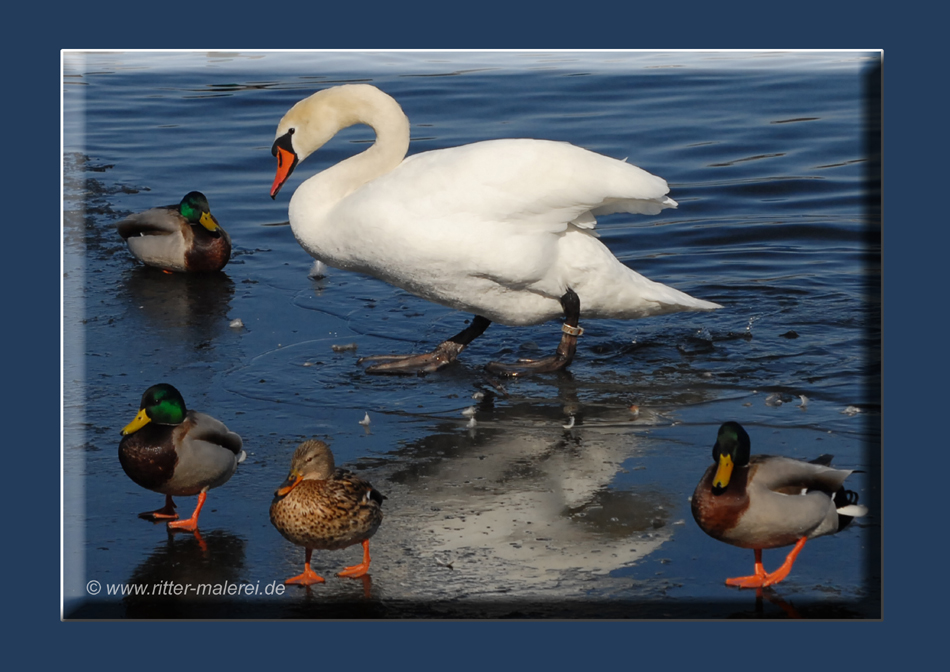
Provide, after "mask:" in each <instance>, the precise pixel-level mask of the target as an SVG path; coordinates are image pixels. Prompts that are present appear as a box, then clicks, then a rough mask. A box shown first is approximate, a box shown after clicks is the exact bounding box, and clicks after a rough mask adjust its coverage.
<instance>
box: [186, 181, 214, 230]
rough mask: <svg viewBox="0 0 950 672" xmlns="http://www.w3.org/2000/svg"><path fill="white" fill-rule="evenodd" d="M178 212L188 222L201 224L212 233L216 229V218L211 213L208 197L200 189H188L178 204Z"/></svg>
mask: <svg viewBox="0 0 950 672" xmlns="http://www.w3.org/2000/svg"><path fill="white" fill-rule="evenodd" d="M178 212H180V213H181V216H182V217H184V218H185V219H187V220H188V223H189V224H201V225H202V226H203V227H205V228H206V229H208V231H211V232H212V233H213V232H215V231H217V230H218V226H219V224H218V220H217V219H215V217H214V215H212V214H211V206H210V205H208V199H207V198H206V197H205V195H204V194H202V193H201V192H200V191H189V192H188V193H187V194H185V197H184V198H183V199H181V203H179V204H178Z"/></svg>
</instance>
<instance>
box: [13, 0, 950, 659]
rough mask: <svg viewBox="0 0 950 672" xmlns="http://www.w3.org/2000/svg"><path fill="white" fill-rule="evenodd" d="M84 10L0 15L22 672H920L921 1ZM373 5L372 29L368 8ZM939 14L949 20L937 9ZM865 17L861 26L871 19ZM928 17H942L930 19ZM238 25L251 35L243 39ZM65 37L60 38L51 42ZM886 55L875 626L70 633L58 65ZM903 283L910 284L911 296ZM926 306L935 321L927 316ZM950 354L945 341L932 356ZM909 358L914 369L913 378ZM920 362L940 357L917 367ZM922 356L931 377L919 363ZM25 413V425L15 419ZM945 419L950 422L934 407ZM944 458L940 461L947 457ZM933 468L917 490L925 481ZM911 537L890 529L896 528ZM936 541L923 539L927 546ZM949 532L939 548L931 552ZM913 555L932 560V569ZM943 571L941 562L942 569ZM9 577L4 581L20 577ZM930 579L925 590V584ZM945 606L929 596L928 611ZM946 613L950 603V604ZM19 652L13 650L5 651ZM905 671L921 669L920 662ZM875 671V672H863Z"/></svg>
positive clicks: (924, 453)
mask: <svg viewBox="0 0 950 672" xmlns="http://www.w3.org/2000/svg"><path fill="white" fill-rule="evenodd" d="M111 4H112V7H111V8H110V6H109V3H104V4H100V5H90V4H85V5H82V6H80V7H79V8H77V7H76V6H75V5H73V6H70V7H63V8H56V9H53V8H52V6H47V7H45V8H44V9H43V10H42V11H43V12H45V15H40V9H39V6H38V5H37V8H36V9H31V8H26V9H24V8H23V5H17V6H15V7H16V8H15V9H8V10H6V11H5V14H7V18H8V20H9V24H8V31H7V32H8V33H9V36H8V38H7V40H6V45H5V47H4V53H5V56H6V58H5V59H4V62H5V64H6V65H7V73H6V74H7V77H6V78H5V79H6V82H5V83H6V86H7V87H8V88H7V89H6V91H5V92H4V93H5V95H4V100H5V101H6V102H5V104H4V106H3V107H4V108H6V114H5V115H4V117H5V122H6V123H5V124H4V127H5V129H6V131H7V132H6V134H5V138H4V139H5V141H6V142H5V143H4V146H5V148H6V152H7V161H6V164H7V166H8V168H7V176H6V180H5V181H4V182H5V186H6V189H7V193H6V198H5V199H4V204H5V209H6V212H5V213H4V214H5V217H4V220H5V221H4V222H3V231H4V233H5V234H6V236H7V238H6V240H5V241H4V243H3V249H4V250H5V251H6V259H5V263H4V264H3V278H4V283H3V287H4V289H5V290H6V291H5V293H4V294H5V303H6V306H7V310H6V311H5V313H6V314H5V316H4V317H5V319H4V323H5V327H6V328H5V329H4V331H5V332H6V334H5V336H6V338H5V342H6V343H7V344H8V345H7V347H6V348H5V349H4V350H5V355H6V360H7V365H8V367H9V370H10V371H11V373H12V377H8V378H7V381H8V382H7V385H6V386H5V387H6V390H5V395H4V397H5V399H6V403H5V404H4V408H5V411H6V413H5V414H4V415H5V420H6V428H7V429H8V434H7V436H5V437H3V438H4V439H5V440H3V441H2V442H0V446H2V448H0V450H2V453H0V454H2V455H3V457H4V460H3V464H2V467H0V468H2V471H3V473H4V475H5V477H6V478H5V479H4V481H5V485H6V487H5V488H4V490H5V495H6V496H5V497H4V500H5V501H6V502H7V511H6V513H7V516H6V523H7V525H5V526H4V532H5V537H6V538H5V540H4V542H5V543H4V551H5V552H4V555H5V556H6V558H7V560H8V562H6V563H4V565H5V567H6V571H5V576H4V578H5V579H6V581H5V582H4V583H5V586H7V587H8V588H9V590H8V591H5V592H4V595H3V596H4V600H3V603H4V605H5V607H6V609H5V611H6V612H7V616H8V623H10V622H12V623H15V624H16V625H13V626H12V628H11V627H10V626H8V627H7V628H6V629H5V634H7V635H8V637H9V639H8V640H7V641H9V642H13V643H14V646H15V647H17V648H19V647H21V646H22V647H25V649H26V651H25V652H27V653H29V655H30V658H29V659H28V660H32V661H36V662H38V661H40V660H44V661H47V662H54V661H58V662H61V663H64V662H68V663H69V664H70V666H71V667H76V668H85V667H86V666H87V664H92V665H96V666H97V667H111V666H112V665H114V664H117V663H118V664H122V666H123V667H124V668H133V669H143V668H152V667H154V668H156V669H157V668H161V669H169V668H174V667H180V666H187V667H189V668H192V669H193V668H195V667H196V666H207V667H208V668H209V669H211V668H212V667H213V668H217V669H220V668H221V667H223V666H225V665H227V666H229V667H230V666H232V665H233V664H234V663H235V662H237V663H239V664H240V668H241V669H243V668H245V667H252V666H253V667H257V668H262V667H263V666H267V667H268V668H271V667H281V668H284V667H286V668H294V667H297V668H298V669H299V668H311V669H320V670H327V669H328V668H329V667H330V666H343V665H346V666H350V665H370V666H372V667H374V668H376V667H383V668H387V669H389V668H396V669H399V668H401V667H403V665H405V664H411V665H413V667H419V668H425V667H434V666H436V665H438V666H439V667H440V668H443V669H452V670H454V669H458V668H461V669H486V668H492V667H497V666H504V667H513V666H515V665H517V666H518V667H524V668H527V669H539V668H547V667H551V666H555V667H556V668H558V669H565V668H578V669H581V670H588V669H592V668H593V667H595V666H597V667H600V666H602V665H604V664H605V663H606V664H608V665H611V666H613V665H616V666H617V667H618V668H619V669H623V670H626V669H631V670H635V669H642V668H644V667H646V666H649V667H660V666H662V667H663V668H664V669H679V668H680V667H682V666H683V665H684V664H688V663H692V664H694V665H697V666H703V667H708V668H710V669H716V668H717V667H719V666H720V665H728V666H730V667H736V666H741V667H757V666H759V665H761V666H764V667H765V669H774V668H785V667H793V666H794V667H796V668H798V667H804V666H808V667H813V666H820V667H822V668H824V669H828V668H829V667H830V666H836V665H838V664H845V665H848V666H849V667H852V668H853V669H860V668H861V667H863V666H862V663H865V664H867V663H872V662H882V663H884V664H887V663H886V659H890V658H891V657H892V656H897V655H900V656H901V658H905V657H908V656H909V658H908V661H907V662H911V660H918V661H921V662H923V661H924V660H926V659H927V658H928V657H929V656H927V655H926V653H925V651H924V649H926V648H930V647H933V648H936V646H935V644H931V643H930V642H934V641H936V642H939V641H940V639H939V637H937V638H934V639H931V638H930V637H928V634H929V633H930V632H935V631H936V629H937V628H938V627H939V628H940V632H941V633H943V632H945V630H946V628H945V626H944V625H943V623H945V621H943V620H942V618H941V617H940V614H942V613H943V609H942V606H943V605H942V604H941V603H940V601H939V600H938V598H937V594H938V592H937V590H936V589H937V587H938V586H940V585H941V584H942V583H943V581H942V580H941V578H940V577H941V575H942V571H943V567H942V560H943V558H942V556H937V555H933V556H925V555H924V553H923V551H924V550H925V549H929V548H932V547H933V546H935V545H939V546H940V547H942V545H943V544H942V543H940V542H941V541H942V538H943V534H942V532H943V529H942V528H943V525H942V523H943V517H942V516H940V513H942V510H941V509H939V508H937V507H935V506H933V505H932V504H931V503H930V502H929V501H926V498H927V497H931V498H932V495H930V494H929V493H935V492H939V491H941V490H942V488H940V487H939V484H931V483H929V482H922V481H923V479H922V478H921V477H920V472H921V471H924V470H926V472H927V473H941V472H943V469H942V467H943V463H944V462H945V458H944V457H943V454H944V452H945V448H944V443H945V442H938V441H937V440H936V437H935V436H934V435H935V434H936V432H935V431H934V430H935V427H934V425H935V424H936V423H935V422H933V420H932V419H933V418H939V417H941V416H942V415H943V414H941V413H940V410H942V407H943V405H944V404H943V403H942V398H941V396H942V395H941V393H940V388H941V387H942V385H941V383H943V380H942V379H941V378H942V376H941V367H940V364H942V362H943V359H944V354H943V353H944V348H943V347H942V343H941V340H940V336H942V335H943V334H944V333H946V332H945V329H944V325H943V322H944V320H943V317H942V313H943V312H944V310H945V304H946V300H945V299H943V297H941V292H942V290H943V288H944V287H946V286H947V284H948V282H947V277H946V274H945V273H943V272H942V271H944V269H945V267H946V262H945V260H944V257H945V254H944V250H946V249H947V248H946V245H945V244H943V243H944V241H945V240H946V238H947V229H948V226H947V215H946V214H945V213H942V212H941V213H937V212H936V207H935V204H936V202H937V200H938V199H939V198H940V196H941V195H942V190H941V189H939V188H938V186H937V185H936V184H934V182H935V181H936V180H937V179H938V178H941V179H946V174H947V172H948V171H947V168H946V161H945V160H944V159H943V157H942V156H941V153H942V152H943V151H944V150H943V149H942V148H943V147H944V146H945V144H946V139H945V136H946V133H945V132H943V134H942V135H940V136H939V138H940V140H939V143H938V136H937V135H936V133H935V129H936V124H935V123H934V117H936V115H938V114H940V115H941V121H944V123H945V120H944V118H943V117H945V116H946V114H945V109H946V108H945V107H943V106H942V105H941V104H939V102H938V101H940V102H942V99H943V97H944V90H945V88H946V76H945V72H946V70H945V63H946V55H945V53H946V50H945V49H944V48H941V45H942V44H944V43H945V36H944V35H943V34H942V33H938V32H937V27H938V26H940V25H942V23H943V22H942V19H940V18H939V17H937V16H931V13H928V12H927V11H926V10H921V11H914V5H915V4H921V6H922V3H913V2H903V3H900V4H892V5H891V7H892V9H888V10H884V9H883V5H878V6H876V7H875V6H873V3H861V4H858V3H853V4H850V5H849V8H848V9H841V10H839V9H837V8H836V7H835V6H834V5H832V4H831V3H829V2H820V3H819V2H811V1H808V2H795V3H774V4H767V3H763V2H761V1H759V2H744V3H725V2H718V3H710V2H702V3H700V2H693V1H692V0H690V1H689V2H673V3H659V4H658V3H651V4H650V6H649V7H644V6H643V5H644V4H646V3H620V2H616V0H614V1H612V2H604V3H601V2H586V3H582V4H578V3H571V4H570V5H566V4H565V5H560V6H559V5H557V4H556V3H550V2H549V3H537V2H532V3H530V5H529V6H530V7H531V9H525V10H524V11H521V10H520V9H519V4H520V3H512V2H510V1H509V2H505V3H485V2H482V3H465V4H461V3H459V4H456V3H426V4H420V5H418V6H415V7H413V6H410V5H408V4H405V3H375V2H371V3H370V4H369V5H367V4H359V5H357V4H356V3H353V4H352V5H350V6H351V7H352V10H351V11H350V13H349V15H344V14H341V13H336V14H335V13H334V11H333V10H331V9H328V8H327V7H326V5H327V4H328V3H314V2H310V3H307V4H306V5H303V7H304V8H305V9H302V10H299V13H298V10H297V9H296V7H295V5H294V4H291V3H279V4H278V3H268V4H254V5H251V4H247V5H244V4H240V3H229V5H227V6H226V7H225V6H213V7H210V8H209V9H207V10H203V9H199V8H198V6H197V4H196V3H190V4H185V3H181V4H176V3H168V2H166V3H161V4H158V5H155V4H139V5H133V4H130V3H111ZM376 4H378V5H379V9H376V8H374V6H375V5H376ZM931 7H935V6H934V5H931ZM858 11H861V12H864V13H863V14H861V13H857V12H858ZM928 16H930V18H929V19H928ZM238 17H240V18H238ZM54 23H55V24H56V26H58V27H54V25H53V24H54ZM196 47H213V48H216V49H228V48H235V47H253V48H261V49H265V48H268V49H273V48H369V47H373V48H400V47H402V48H458V49H461V48H537V49H551V48H597V49H601V48H643V49H647V48H654V49H661V48H677V47H679V48H709V49H716V48H763V49H780V48H814V49H829V48H847V49H877V48H883V49H884V51H885V59H884V120H885V121H884V143H883V153H884V157H885V160H884V185H886V189H885V195H884V213H885V214H884V221H885V226H884V235H883V240H884V289H883V306H884V316H885V317H884V321H885V335H884V343H885V349H886V350H885V357H884V371H883V381H884V398H885V403H884V414H883V415H884V417H886V418H889V419H890V422H889V423H885V426H884V439H883V443H884V446H885V459H884V462H883V463H884V488H883V490H884V492H885V493H886V496H885V498H884V511H883V512H882V513H883V515H882V520H884V519H886V520H887V521H888V522H889V525H888V530H887V532H886V533H884V535H883V538H884V540H885V549H884V567H885V569H886V572H885V576H886V577H887V578H888V579H889V580H888V581H887V582H886V584H885V590H884V611H883V613H884V621H883V623H801V624H792V623H771V624H768V625H767V624H765V623H682V622H673V623H639V622H635V623H611V622H607V623H601V622H585V623H393V622H386V623H323V622H314V623H242V622H238V623H138V624H117V623H61V622H60V620H59V616H60V614H59V527H58V521H59V519H60V515H59V506H60V501H59V487H58V485H59V478H58V477H59V471H60V462H59V445H60V442H59V429H58V423H57V412H58V409H59V407H60V395H59V380H60V372H59V369H60V367H59V352H60V348H59V339H60V320H59V315H60V309H59V282H60V277H59V270H58V268H59V266H58V264H59V249H60V229H59V222H60V196H59V185H60V175H59V169H60V162H61V161H60V157H59V129H60V118H59V111H60V100H59V99H60V86H61V84H60V82H61V79H60V49H63V48H66V49H94V48H114V49H118V48H130V49H143V48H196ZM910 283H913V285H912V286H911V284H910ZM925 301H926V303H925ZM934 337H936V338H934ZM909 352H913V353H915V354H917V353H919V354H917V357H910V356H908V354H907V353H909ZM925 353H926V354H925ZM924 357H926V359H924ZM11 401H12V406H11V403H10V402H11ZM937 404H940V406H937ZM938 455H939V457H938ZM921 467H924V468H925V469H921ZM894 524H897V525H898V527H893V525H894ZM924 524H926V525H927V528H926V529H928V530H931V534H930V535H929V536H924V535H923V534H920V533H919V532H922V530H923V529H924V527H923V526H924ZM934 532H936V534H934ZM918 549H920V551H919V558H920V560H919V561H918V557H917V556H918ZM928 557H929V559H928ZM11 560H12V562H9V561H11ZM928 570H929V571H928ZM931 591H934V592H931ZM939 592H943V591H942V589H941V590H940V591H939ZM5 639H6V638H5ZM910 654H912V655H910ZM869 667H872V669H873V668H876V667H877V665H873V666H869Z"/></svg>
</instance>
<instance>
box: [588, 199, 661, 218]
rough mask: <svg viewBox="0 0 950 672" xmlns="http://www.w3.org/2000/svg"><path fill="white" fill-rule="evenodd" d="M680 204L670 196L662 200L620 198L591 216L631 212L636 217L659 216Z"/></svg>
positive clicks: (601, 207) (594, 210) (610, 200)
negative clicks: (663, 211) (661, 212)
mask: <svg viewBox="0 0 950 672" xmlns="http://www.w3.org/2000/svg"><path fill="white" fill-rule="evenodd" d="M678 205H679V203H677V202H676V201H674V200H673V199H672V198H670V197H669V196H663V197H661V198H655V199H654V198H650V199H646V198H618V199H609V200H607V201H606V202H605V203H604V204H603V205H599V206H597V207H596V208H594V209H593V210H591V211H590V212H591V214H592V215H593V216H594V217H598V216H600V215H612V214H614V213H617V212H629V213H631V214H634V215H658V214H660V211H662V210H665V209H666V208H675V207H676V206H678Z"/></svg>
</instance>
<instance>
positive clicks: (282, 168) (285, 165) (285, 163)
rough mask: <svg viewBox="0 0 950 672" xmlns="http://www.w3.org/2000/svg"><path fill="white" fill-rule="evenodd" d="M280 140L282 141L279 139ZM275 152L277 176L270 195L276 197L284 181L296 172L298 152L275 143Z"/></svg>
mask: <svg viewBox="0 0 950 672" xmlns="http://www.w3.org/2000/svg"><path fill="white" fill-rule="evenodd" d="M278 142H280V141H278ZM273 154H274V156H276V157H277V176H276V177H274V185H273V186H272V187H271V188H270V197H271V198H276V197H277V192H278V191H280V188H281V187H282V186H284V182H286V181H287V178H288V177H290V174H291V173H292V172H294V168H296V167H297V154H296V152H294V151H293V150H292V149H285V148H283V147H278V146H277V143H276V142H275V143H274V148H273Z"/></svg>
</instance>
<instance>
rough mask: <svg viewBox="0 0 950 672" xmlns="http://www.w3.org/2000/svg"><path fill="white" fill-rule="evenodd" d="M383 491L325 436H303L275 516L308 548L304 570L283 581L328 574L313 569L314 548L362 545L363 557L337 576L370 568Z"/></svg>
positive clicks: (292, 537) (355, 574)
mask: <svg viewBox="0 0 950 672" xmlns="http://www.w3.org/2000/svg"><path fill="white" fill-rule="evenodd" d="M383 499H385V497H383V495H381V494H379V492H377V491H376V490H374V489H373V486H372V485H370V484H369V483H367V482H366V481H364V480H362V479H360V478H358V477H357V476H355V475H354V474H352V473H350V472H349V471H347V470H345V469H337V468H336V467H335V465H334V463H333V453H331V452H330V448H329V447H328V446H327V444H325V443H323V442H322V441H315V440H309V441H304V442H303V443H301V444H300V445H299V446H298V447H297V450H296V452H295V453H294V456H293V459H292V460H291V462H290V475H289V476H288V477H287V480H286V481H284V483H283V484H282V485H281V486H280V487H279V488H278V489H277V491H276V493H275V496H274V501H273V503H272V504H271V506H270V520H271V523H273V524H274V527H276V528H277V530H278V531H279V532H280V533H281V534H282V535H283V536H284V538H285V539H287V540H288V541H290V542H292V543H294V544H296V545H297V546H303V547H304V548H306V549H307V556H306V561H305V562H304V571H303V574H300V575H299V576H294V577H291V578H289V579H287V580H286V581H285V582H284V583H298V584H301V585H304V586H309V585H310V584H313V583H323V581H324V579H323V578H322V577H320V576H318V575H317V574H316V573H315V572H314V571H313V570H312V569H310V556H311V554H312V553H313V551H314V549H324V550H330V551H334V550H338V549H341V548H346V547H347V546H352V545H353V544H362V545H363V561H362V562H361V563H360V564H358V565H353V566H352V567H347V568H346V569H344V570H343V571H342V572H340V573H339V574H337V576H349V577H353V578H357V577H360V576H363V575H364V574H366V572H367V571H368V570H369V562H370V557H369V539H370V537H372V536H373V535H374V534H375V533H376V530H377V529H378V528H379V524H380V523H381V522H382V520H383V510H382V504H383Z"/></svg>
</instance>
